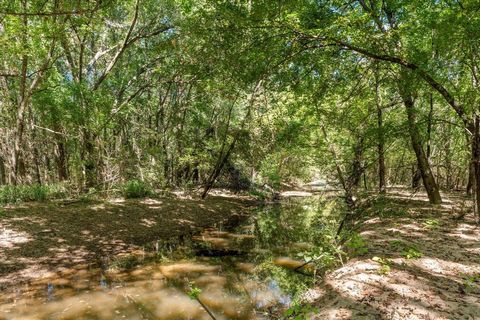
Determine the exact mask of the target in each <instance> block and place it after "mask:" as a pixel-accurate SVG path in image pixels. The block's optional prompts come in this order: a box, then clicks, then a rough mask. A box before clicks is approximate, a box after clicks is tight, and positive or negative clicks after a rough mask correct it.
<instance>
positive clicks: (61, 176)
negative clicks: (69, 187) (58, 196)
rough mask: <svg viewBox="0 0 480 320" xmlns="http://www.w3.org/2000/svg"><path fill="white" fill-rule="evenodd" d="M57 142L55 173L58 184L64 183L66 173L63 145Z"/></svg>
mask: <svg viewBox="0 0 480 320" xmlns="http://www.w3.org/2000/svg"><path fill="white" fill-rule="evenodd" d="M60 140H61V139H60V138H59V141H57V151H58V156H57V173H58V180H59V181H60V182H62V181H65V180H67V179H68V172H67V151H66V148H65V143H64V142H63V141H60Z"/></svg>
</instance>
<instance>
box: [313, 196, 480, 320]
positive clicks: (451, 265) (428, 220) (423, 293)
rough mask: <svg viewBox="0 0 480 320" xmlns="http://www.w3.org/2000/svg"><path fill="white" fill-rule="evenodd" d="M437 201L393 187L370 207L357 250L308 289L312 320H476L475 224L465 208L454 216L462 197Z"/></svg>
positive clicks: (478, 236) (479, 254) (479, 306)
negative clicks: (319, 283) (436, 203)
mask: <svg viewBox="0 0 480 320" xmlns="http://www.w3.org/2000/svg"><path fill="white" fill-rule="evenodd" d="M444 200H445V201H444V204H442V205H441V206H431V205H429V204H428V199H427V197H426V195H425V194H416V195H413V196H412V195H411V194H410V193H408V192H401V191H398V192H394V193H390V194H389V196H388V197H387V198H386V199H385V201H384V203H383V204H381V205H380V206H377V207H375V206H374V207H373V208H372V210H375V211H376V212H375V213H377V214H375V215H376V217H374V218H373V216H374V215H372V218H370V219H367V220H366V221H363V222H362V223H361V226H360V227H359V233H360V235H361V236H362V238H363V239H364V243H365V246H366V248H365V249H362V251H363V252H362V254H361V255H359V256H357V257H356V258H353V259H351V260H349V261H348V262H347V263H346V264H345V265H343V266H342V267H341V268H338V269H337V270H334V271H333V272H330V273H329V274H328V275H327V276H326V277H325V281H324V284H323V286H321V287H319V288H317V289H316V290H313V292H312V293H313V294H314V295H315V296H316V299H314V300H315V302H314V304H315V305H316V306H317V307H318V308H319V309H320V311H319V312H318V314H317V315H315V317H314V319H435V320H438V319H480V228H479V227H478V226H477V225H476V224H475V223H474V219H473V217H472V214H471V213H470V212H469V213H468V214H467V215H466V216H465V217H464V218H462V219H456V218H455V217H458V216H459V215H460V214H461V212H462V211H463V212H466V211H467V208H468V207H467V206H466V204H467V203H466V202H465V199H464V198H462V196H459V195H453V194H447V195H444ZM378 215H379V216H378ZM367 250H368V251H367Z"/></svg>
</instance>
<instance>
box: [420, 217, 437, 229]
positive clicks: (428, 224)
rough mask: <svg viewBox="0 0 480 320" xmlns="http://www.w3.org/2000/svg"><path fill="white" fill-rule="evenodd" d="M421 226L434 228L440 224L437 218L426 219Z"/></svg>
mask: <svg viewBox="0 0 480 320" xmlns="http://www.w3.org/2000/svg"><path fill="white" fill-rule="evenodd" d="M423 226H424V227H425V228H427V229H436V228H438V227H439V226H440V221H439V220H438V219H427V220H425V221H424V222H423Z"/></svg>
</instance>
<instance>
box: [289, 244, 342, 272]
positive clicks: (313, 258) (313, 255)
mask: <svg viewBox="0 0 480 320" xmlns="http://www.w3.org/2000/svg"><path fill="white" fill-rule="evenodd" d="M297 256H299V257H300V258H302V259H303V260H305V266H306V265H307V264H315V265H318V266H319V267H322V268H329V267H331V266H332V265H334V264H335V262H336V261H337V260H336V258H335V256H334V255H333V254H332V253H331V252H328V251H325V250H324V249H323V248H322V247H315V248H312V249H311V250H308V251H303V252H299V253H298V254H297Z"/></svg>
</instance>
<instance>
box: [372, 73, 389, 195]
mask: <svg viewBox="0 0 480 320" xmlns="http://www.w3.org/2000/svg"><path fill="white" fill-rule="evenodd" d="M377 73H378V72H376V73H375V102H376V105H377V124H378V128H377V130H378V145H377V151H378V191H379V192H380V193H385V191H386V187H387V184H386V179H385V172H386V170H385V134H384V132H383V111H382V103H381V99H380V84H379V79H378V74H377Z"/></svg>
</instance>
